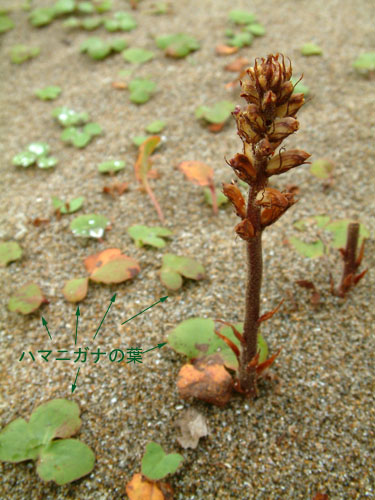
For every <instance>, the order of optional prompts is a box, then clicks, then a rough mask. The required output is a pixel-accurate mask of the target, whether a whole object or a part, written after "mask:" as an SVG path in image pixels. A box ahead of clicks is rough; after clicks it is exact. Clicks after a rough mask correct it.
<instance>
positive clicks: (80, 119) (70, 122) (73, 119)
mask: <svg viewBox="0 0 375 500" xmlns="http://www.w3.org/2000/svg"><path fill="white" fill-rule="evenodd" d="M52 116H53V117H54V118H56V119H57V121H58V122H59V123H60V125H62V126H63V127H73V126H78V125H83V124H85V123H87V122H88V121H89V119H90V118H89V115H88V113H86V112H84V111H83V112H81V113H77V111H74V109H69V108H67V107H66V106H62V107H59V108H55V109H54V110H53V111H52Z"/></svg>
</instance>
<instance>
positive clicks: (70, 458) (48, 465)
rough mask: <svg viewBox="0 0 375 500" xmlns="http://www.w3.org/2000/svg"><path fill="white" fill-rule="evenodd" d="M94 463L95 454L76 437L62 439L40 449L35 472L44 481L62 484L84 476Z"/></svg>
mask: <svg viewBox="0 0 375 500" xmlns="http://www.w3.org/2000/svg"><path fill="white" fill-rule="evenodd" d="M94 464H95V455H94V453H93V451H92V450H91V449H90V448H89V447H88V446H87V445H85V444H84V443H81V441H78V440H77V439H62V440H57V441H53V442H52V443H51V444H50V445H49V446H48V447H46V448H44V449H43V450H42V451H41V453H40V456H39V460H38V463H37V473H38V474H39V476H40V477H41V478H42V479H43V480H44V481H51V480H52V481H55V483H57V484H59V485H62V484H66V483H70V482H72V481H75V480H76V479H79V478H80V477H83V476H86V474H89V473H90V472H91V471H92V469H93V468H94Z"/></svg>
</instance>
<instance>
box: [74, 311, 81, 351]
mask: <svg viewBox="0 0 375 500" xmlns="http://www.w3.org/2000/svg"><path fill="white" fill-rule="evenodd" d="M80 315H81V313H80V312H79V306H78V307H77V310H76V316H77V320H76V339H75V342H74V344H75V345H77V332H78V316H80Z"/></svg>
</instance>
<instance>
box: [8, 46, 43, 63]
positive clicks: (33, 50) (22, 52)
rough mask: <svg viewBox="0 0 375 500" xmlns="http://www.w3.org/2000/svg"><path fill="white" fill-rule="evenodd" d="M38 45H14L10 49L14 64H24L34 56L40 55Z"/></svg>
mask: <svg viewBox="0 0 375 500" xmlns="http://www.w3.org/2000/svg"><path fill="white" fill-rule="evenodd" d="M39 53H40V49H39V48H38V47H30V46H28V45H22V44H21V45H14V46H13V47H12V48H11V51H10V60H11V62H12V63H13V64H22V63H23V62H25V61H28V60H29V59H32V58H33V57H36V56H37V55H39Z"/></svg>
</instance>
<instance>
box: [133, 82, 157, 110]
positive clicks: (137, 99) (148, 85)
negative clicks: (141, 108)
mask: <svg viewBox="0 0 375 500" xmlns="http://www.w3.org/2000/svg"><path fill="white" fill-rule="evenodd" d="M129 90H130V100H131V101H132V102H134V103H135V104H144V103H145V102H147V101H149V100H150V99H151V96H152V94H153V93H154V92H155V90H156V83H155V82H153V81H151V80H149V79H148V78H134V80H131V82H130V83H129Z"/></svg>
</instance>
